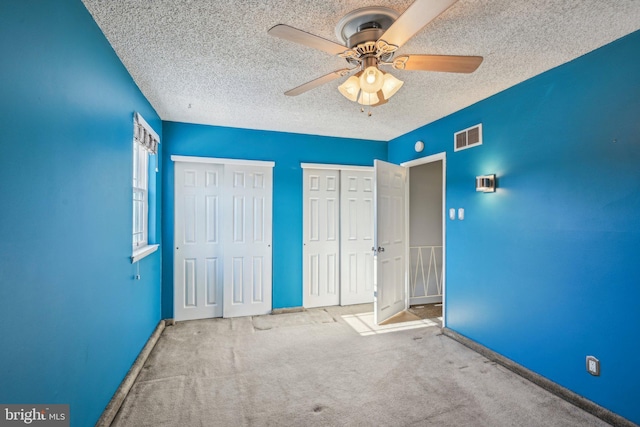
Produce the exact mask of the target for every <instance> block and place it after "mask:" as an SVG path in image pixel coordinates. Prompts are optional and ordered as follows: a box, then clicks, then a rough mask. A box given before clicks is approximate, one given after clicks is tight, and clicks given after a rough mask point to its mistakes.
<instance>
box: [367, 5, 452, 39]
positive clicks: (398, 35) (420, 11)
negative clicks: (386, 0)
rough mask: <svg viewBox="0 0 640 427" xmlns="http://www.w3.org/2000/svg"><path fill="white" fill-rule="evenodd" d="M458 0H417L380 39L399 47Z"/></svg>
mask: <svg viewBox="0 0 640 427" xmlns="http://www.w3.org/2000/svg"><path fill="white" fill-rule="evenodd" d="M457 1H458V0H416V1H414V2H413V4H412V5H411V6H409V8H407V10H405V11H404V12H403V13H402V15H400V17H398V19H396V21H395V22H394V23H393V24H392V25H391V26H390V27H389V28H388V29H387V31H385V32H384V34H383V35H382V37H380V40H384V41H385V42H387V43H388V44H392V45H395V46H397V47H400V46H402V45H403V44H405V43H406V42H407V40H409V39H410V38H411V37H413V36H414V35H415V34H416V33H417V32H418V31H420V30H421V29H422V27H424V26H425V25H427V24H428V23H429V22H431V21H433V20H434V19H435V18H436V17H437V16H438V15H440V14H441V13H442V12H444V11H445V10H447V9H448V8H449V7H451V5H453V4H454V3H455V2H457Z"/></svg>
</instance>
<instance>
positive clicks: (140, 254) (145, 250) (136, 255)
mask: <svg viewBox="0 0 640 427" xmlns="http://www.w3.org/2000/svg"><path fill="white" fill-rule="evenodd" d="M159 246H160V245H147V246H143V247H141V248H138V249H136V250H134V251H133V254H131V264H133V263H136V262H138V261H140V260H141V259H142V258H144V257H146V256H148V255H151V254H152V253H154V252H155V251H157V250H158V247H159Z"/></svg>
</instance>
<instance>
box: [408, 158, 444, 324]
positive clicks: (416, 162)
mask: <svg viewBox="0 0 640 427" xmlns="http://www.w3.org/2000/svg"><path fill="white" fill-rule="evenodd" d="M437 161H442V327H443V328H446V327H447V311H446V307H447V218H448V216H447V215H446V212H447V153H446V152H442V153H437V154H433V155H430V156H425V157H421V158H419V159H414V160H410V161H408V162H404V163H400V166H404V167H406V168H411V167H412V166H419V165H423V164H425V163H432V162H437ZM407 181H408V180H407ZM407 191H409V185H407ZM408 203H409V198H408V197H407V204H408ZM406 208H407V210H408V208H409V207H408V206H407V207H406ZM408 245H409V241H408V240H407V251H408V250H409V248H408Z"/></svg>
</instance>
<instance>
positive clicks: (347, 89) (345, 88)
mask: <svg viewBox="0 0 640 427" xmlns="http://www.w3.org/2000/svg"><path fill="white" fill-rule="evenodd" d="M338 90H339V91H340V93H341V94H342V95H343V96H344V97H345V98H347V99H348V100H349V101H352V102H356V101H357V100H358V93H359V92H360V79H359V78H358V77H357V76H351V77H349V78H348V79H347V80H345V82H344V83H342V84H341V85H340V86H338Z"/></svg>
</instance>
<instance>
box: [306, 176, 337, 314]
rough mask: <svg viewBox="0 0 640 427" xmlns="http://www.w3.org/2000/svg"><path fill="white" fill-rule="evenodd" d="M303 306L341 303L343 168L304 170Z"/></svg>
mask: <svg viewBox="0 0 640 427" xmlns="http://www.w3.org/2000/svg"><path fill="white" fill-rule="evenodd" d="M303 179H304V182H303V194H304V207H303V210H304V212H303V227H304V231H303V244H304V247H303V258H304V265H303V277H304V280H303V282H304V283H303V285H302V286H303V292H304V294H303V305H304V306H305V307H323V306H329V305H338V304H339V303H340V240H339V239H340V234H339V233H340V229H339V227H340V216H339V215H340V171H338V170H320V169H304V172H303Z"/></svg>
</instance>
